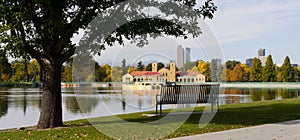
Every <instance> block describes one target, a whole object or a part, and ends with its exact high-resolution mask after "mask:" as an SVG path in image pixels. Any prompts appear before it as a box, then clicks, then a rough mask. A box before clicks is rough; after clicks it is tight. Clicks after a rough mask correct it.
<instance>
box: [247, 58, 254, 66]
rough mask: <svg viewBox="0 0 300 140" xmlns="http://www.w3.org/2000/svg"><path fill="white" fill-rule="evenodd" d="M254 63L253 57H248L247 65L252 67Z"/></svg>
mask: <svg viewBox="0 0 300 140" xmlns="http://www.w3.org/2000/svg"><path fill="white" fill-rule="evenodd" d="M252 63H253V58H248V59H246V65H247V66H248V67H251V66H252Z"/></svg>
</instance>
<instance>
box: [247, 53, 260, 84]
mask: <svg viewBox="0 0 300 140" xmlns="http://www.w3.org/2000/svg"><path fill="white" fill-rule="evenodd" d="M261 75H262V66H261V61H260V60H259V59H257V58H256V57H255V58H254V59H253V62H252V66H251V67H250V81H251V82H260V81H261Z"/></svg>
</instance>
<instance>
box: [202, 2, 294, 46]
mask: <svg viewBox="0 0 300 140" xmlns="http://www.w3.org/2000/svg"><path fill="white" fill-rule="evenodd" d="M215 4H216V5H217V6H218V11H217V13H216V14H215V18H214V19H213V20H212V21H207V23H209V24H210V25H211V27H212V28H213V30H214V31H215V32H216V34H217V35H218V37H219V40H220V41H221V43H222V44H227V43H235V42H239V41H244V40H248V39H253V38H257V37H259V36H260V35H261V34H266V33H268V32H269V31H271V30H277V29H278V28H285V27H287V26H289V25H291V24H295V23H297V22H300V1H295V0H263V1H261V0H243V1H241V0H226V1H224V0H215Z"/></svg>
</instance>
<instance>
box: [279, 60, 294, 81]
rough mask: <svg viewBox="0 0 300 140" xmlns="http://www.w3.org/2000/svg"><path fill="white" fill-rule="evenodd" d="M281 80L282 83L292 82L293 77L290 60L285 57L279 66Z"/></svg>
mask: <svg viewBox="0 0 300 140" xmlns="http://www.w3.org/2000/svg"><path fill="white" fill-rule="evenodd" d="M280 72H281V75H280V76H281V79H282V81H283V82H292V80H293V78H294V75H293V67H292V65H291V62H290V58H289V57H288V56H286V57H285V59H284V62H283V64H282V66H281V71H280Z"/></svg>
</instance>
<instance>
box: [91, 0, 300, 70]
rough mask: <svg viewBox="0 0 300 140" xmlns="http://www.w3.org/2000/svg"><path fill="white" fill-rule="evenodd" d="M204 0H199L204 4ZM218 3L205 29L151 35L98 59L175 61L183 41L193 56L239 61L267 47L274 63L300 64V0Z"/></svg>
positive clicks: (203, 25)
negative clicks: (188, 34) (146, 41)
mask: <svg viewBox="0 0 300 140" xmlns="http://www.w3.org/2000/svg"><path fill="white" fill-rule="evenodd" d="M201 1H203V0H200V1H199V2H200V3H201ZM214 2H215V5H216V6H217V7H218V10H217V12H216V13H215V15H214V18H213V20H205V21H204V22H202V21H201V23H200V27H201V29H202V31H203V34H202V35H200V36H199V37H198V38H189V39H187V40H184V39H181V38H174V37H163V38H159V39H155V40H153V39H149V45H147V46H145V47H143V48H138V47H136V46H135V45H133V44H130V43H127V44H125V45H124V46H123V47H120V46H113V47H111V48H107V49H106V50H105V51H103V52H102V54H101V56H100V57H96V60H97V61H98V62H99V63H100V64H101V65H103V64H106V63H108V64H112V65H120V63H121V60H122V59H123V58H125V59H126V60H127V64H128V65H134V64H136V63H137V62H138V61H144V62H150V61H162V62H165V63H167V62H168V61H175V60H176V48H177V46H179V45H182V46H183V47H190V48H191V58H192V60H194V61H195V60H200V59H202V60H206V61H210V60H211V59H213V58H219V59H222V61H223V63H224V62H225V61H227V60H238V61H241V62H242V63H245V61H246V59H247V58H253V57H257V55H258V50H259V49H266V55H269V54H271V55H272V57H273V61H274V63H276V64H278V65H280V64H282V63H283V60H284V58H285V57H286V56H289V57H290V59H291V63H294V64H300V55H299V54H300V35H299V33H300V26H299V25H300V1H297V0H214Z"/></svg>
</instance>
